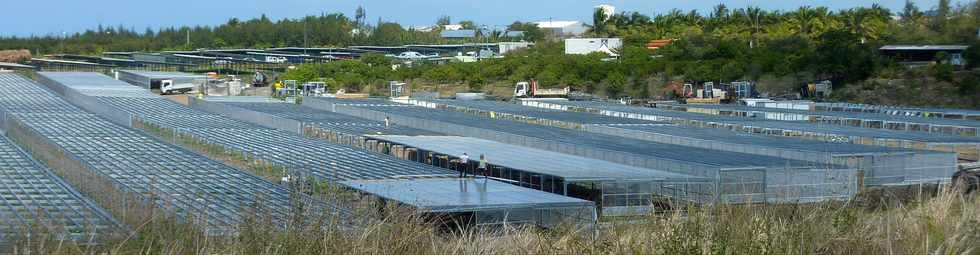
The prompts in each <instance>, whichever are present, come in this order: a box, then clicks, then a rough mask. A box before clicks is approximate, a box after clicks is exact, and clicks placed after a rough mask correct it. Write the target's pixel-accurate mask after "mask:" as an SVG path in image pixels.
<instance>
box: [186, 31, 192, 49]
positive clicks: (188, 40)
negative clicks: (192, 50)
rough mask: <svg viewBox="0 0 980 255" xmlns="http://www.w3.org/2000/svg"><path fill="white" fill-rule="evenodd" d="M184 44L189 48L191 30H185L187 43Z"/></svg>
mask: <svg viewBox="0 0 980 255" xmlns="http://www.w3.org/2000/svg"><path fill="white" fill-rule="evenodd" d="M185 44H186V45H187V46H191V28H187V42H186V43H185Z"/></svg>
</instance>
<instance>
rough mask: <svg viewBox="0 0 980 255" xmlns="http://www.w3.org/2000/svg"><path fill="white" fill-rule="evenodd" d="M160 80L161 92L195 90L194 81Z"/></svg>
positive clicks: (172, 92)
mask: <svg viewBox="0 0 980 255" xmlns="http://www.w3.org/2000/svg"><path fill="white" fill-rule="evenodd" d="M159 82H160V94H164V95H166V94H176V93H187V92H188V91H191V90H194V87H195V86H194V83H176V82H174V80H171V79H167V80H159Z"/></svg>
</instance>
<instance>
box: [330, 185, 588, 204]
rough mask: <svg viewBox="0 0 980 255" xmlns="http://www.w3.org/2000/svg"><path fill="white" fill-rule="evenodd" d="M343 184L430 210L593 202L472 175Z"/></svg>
mask: <svg viewBox="0 0 980 255" xmlns="http://www.w3.org/2000/svg"><path fill="white" fill-rule="evenodd" d="M342 183H343V184H344V185H347V186H348V187H351V188H353V189H356V190H360V191H362V192H367V193H370V194H374V195H377V196H380V197H383V198H385V199H389V200H395V201H398V202H401V203H404V204H408V205H412V206H414V207H416V208H419V209H422V210H425V211H429V212H466V211H480V210H493V209H513V208H556V207H581V208H588V207H591V206H592V202H590V201H586V200H582V199H577V198H571V197H565V196H561V195H557V194H553V193H548V192H540V191H537V190H532V189H528V188H524V187H520V186H516V185H510V184H506V183H503V182H497V181H492V180H481V179H469V178H419V179H387V180H357V181H345V182H342Z"/></svg>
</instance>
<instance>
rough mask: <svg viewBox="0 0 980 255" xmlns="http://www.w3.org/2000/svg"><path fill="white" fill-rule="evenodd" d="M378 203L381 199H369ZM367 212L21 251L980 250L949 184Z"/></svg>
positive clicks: (979, 203) (979, 225)
mask: <svg viewBox="0 0 980 255" xmlns="http://www.w3.org/2000/svg"><path fill="white" fill-rule="evenodd" d="M362 206H364V207H371V206H374V205H362ZM385 211H387V212H389V213H385V214H378V212H377V211H375V210H363V211H362V212H361V213H359V214H358V215H359V216H358V217H369V218H372V219H374V220H372V221H371V222H372V223H371V224H367V225H365V226H362V227H359V228H357V229H355V230H341V229H339V228H336V227H333V226H332V225H331V224H329V223H324V222H318V223H315V224H313V227H307V228H302V229H293V230H286V231H283V230H278V229H273V228H267V227H264V226H267V225H266V224H263V223H262V219H261V217H254V218H253V217H250V219H249V220H246V222H244V223H243V225H242V226H241V231H240V234H239V235H237V236H234V237H213V236H212V237H208V236H205V235H202V234H200V232H199V231H197V230H195V228H194V227H193V226H189V225H185V224H181V223H178V222H177V221H175V220H173V219H170V218H166V217H162V216H161V217H158V218H154V219H153V220H151V221H148V222H146V223H145V224H143V225H141V226H138V227H135V228H136V231H135V233H134V235H131V236H128V237H126V238H116V239H113V240H107V241H106V242H105V243H104V244H102V245H98V246H77V245H73V244H69V243H64V242H57V241H39V240H37V239H35V240H31V241H21V242H19V243H18V244H17V245H16V246H15V248H16V250H14V251H15V253H18V254H28V253H30V254H135V253H142V254H522V255H523V254H977V253H978V252H980V250H978V246H980V199H978V198H977V196H975V195H973V196H962V195H960V194H957V193H955V192H947V191H943V192H940V193H939V194H937V195H936V196H935V197H931V198H924V199H922V200H911V201H902V202H898V203H893V204H889V205H886V206H881V207H877V208H867V207H863V206H860V205H858V204H856V203H821V204H806V205H752V206H749V205H733V206H718V207H703V208H696V207H691V208H688V210H685V211H678V212H674V213H670V214H666V215H664V214H655V215H651V216H649V217H646V218H643V219H637V220H635V221H631V222H630V223H628V224H627V223H619V224H617V225H606V226H603V228H602V231H601V232H600V234H599V236H598V237H597V238H596V239H593V236H592V235H591V233H588V232H583V231H581V230H578V229H572V228H562V227H559V228H557V229H551V230H541V229H534V228H518V229H493V230H487V229H482V230H480V229H468V230H458V231H444V230H441V229H440V228H438V227H437V226H435V225H438V224H434V223H432V222H431V221H429V220H426V219H425V218H423V217H421V216H419V215H416V214H413V213H412V212H411V211H409V210H408V209H406V208H396V207H393V206H389V207H388V210H385Z"/></svg>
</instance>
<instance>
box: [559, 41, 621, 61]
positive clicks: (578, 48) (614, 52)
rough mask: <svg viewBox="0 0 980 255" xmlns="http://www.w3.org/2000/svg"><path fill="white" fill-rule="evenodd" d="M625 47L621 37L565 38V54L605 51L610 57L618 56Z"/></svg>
mask: <svg viewBox="0 0 980 255" xmlns="http://www.w3.org/2000/svg"><path fill="white" fill-rule="evenodd" d="M622 48H623V40H622V39H619V38H571V39H565V54H570V55H588V54H591V53H597V52H598V53H605V54H606V55H609V56H610V57H618V56H619V54H620V51H621V50H622Z"/></svg>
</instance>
